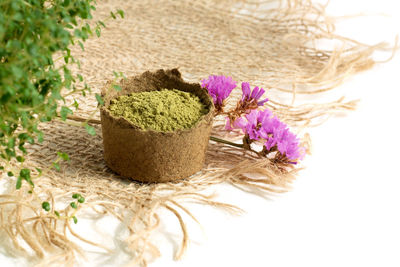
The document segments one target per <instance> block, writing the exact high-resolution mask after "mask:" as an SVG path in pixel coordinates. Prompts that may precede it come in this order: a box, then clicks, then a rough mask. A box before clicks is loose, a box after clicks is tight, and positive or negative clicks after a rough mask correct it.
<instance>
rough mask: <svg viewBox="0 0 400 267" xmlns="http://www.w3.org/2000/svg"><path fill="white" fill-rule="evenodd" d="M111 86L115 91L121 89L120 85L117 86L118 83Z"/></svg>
mask: <svg viewBox="0 0 400 267" xmlns="http://www.w3.org/2000/svg"><path fill="white" fill-rule="evenodd" d="M113 87H114V89H115V90H117V91H121V90H122V88H121V86H119V85H118V84H114V85H113Z"/></svg>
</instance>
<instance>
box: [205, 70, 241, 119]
mask: <svg viewBox="0 0 400 267" xmlns="http://www.w3.org/2000/svg"><path fill="white" fill-rule="evenodd" d="M201 86H202V87H203V88H206V89H207V90H208V93H209V94H210V96H211V97H212V99H213V101H214V105H215V108H216V110H217V112H221V111H222V107H223V105H224V100H225V99H226V98H227V97H228V96H229V95H230V94H231V92H232V90H233V89H234V88H236V82H235V81H234V80H232V78H231V77H226V76H217V75H211V76H210V77H208V79H204V80H202V81H201Z"/></svg>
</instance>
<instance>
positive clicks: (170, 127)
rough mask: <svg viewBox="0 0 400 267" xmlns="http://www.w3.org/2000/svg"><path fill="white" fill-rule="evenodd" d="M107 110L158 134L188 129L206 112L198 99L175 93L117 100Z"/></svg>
mask: <svg viewBox="0 0 400 267" xmlns="http://www.w3.org/2000/svg"><path fill="white" fill-rule="evenodd" d="M109 110H110V112H111V114H112V115H113V116H116V117H119V116H121V117H124V118H125V119H126V120H128V121H130V122H131V123H133V124H134V125H136V126H138V127H140V128H141V129H143V130H149V129H151V130H154V131H158V132H171V131H175V130H178V129H190V128H191V127H192V126H193V125H194V124H196V122H197V121H198V120H199V119H200V117H201V116H202V115H204V114H206V113H207V112H208V109H207V107H206V106H205V105H204V104H203V103H202V102H201V100H200V99H199V97H198V96H196V95H194V94H192V93H188V92H183V91H180V90H176V89H173V90H168V89H163V90H160V91H150V92H141V93H134V94H131V95H127V96H120V97H118V98H117V99H114V100H112V102H111V105H110V107H109Z"/></svg>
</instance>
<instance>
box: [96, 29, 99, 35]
mask: <svg viewBox="0 0 400 267" xmlns="http://www.w3.org/2000/svg"><path fill="white" fill-rule="evenodd" d="M96 35H97V37H100V29H99V28H96Z"/></svg>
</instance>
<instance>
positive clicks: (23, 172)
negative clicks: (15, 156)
mask: <svg viewBox="0 0 400 267" xmlns="http://www.w3.org/2000/svg"><path fill="white" fill-rule="evenodd" d="M19 176H21V177H22V178H23V179H25V180H26V179H29V178H31V170H29V169H22V170H21V171H20V172H19Z"/></svg>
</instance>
